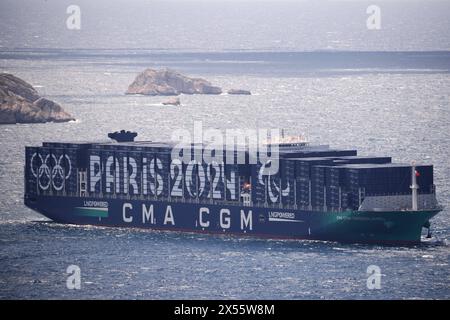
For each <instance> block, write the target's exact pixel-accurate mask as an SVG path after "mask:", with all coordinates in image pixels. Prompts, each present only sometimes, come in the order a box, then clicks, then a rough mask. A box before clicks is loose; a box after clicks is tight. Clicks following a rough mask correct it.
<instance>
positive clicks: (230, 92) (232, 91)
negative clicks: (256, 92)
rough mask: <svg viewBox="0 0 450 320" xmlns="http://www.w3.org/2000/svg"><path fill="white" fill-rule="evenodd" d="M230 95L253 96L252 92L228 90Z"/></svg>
mask: <svg viewBox="0 0 450 320" xmlns="http://www.w3.org/2000/svg"><path fill="white" fill-rule="evenodd" d="M228 94H243V95H251V94H252V93H251V92H250V91H248V90H244V89H230V90H228Z"/></svg>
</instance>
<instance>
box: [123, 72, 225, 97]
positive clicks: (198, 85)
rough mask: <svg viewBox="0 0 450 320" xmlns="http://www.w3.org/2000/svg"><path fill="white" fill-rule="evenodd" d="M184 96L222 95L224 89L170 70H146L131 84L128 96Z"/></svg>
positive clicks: (127, 92)
mask: <svg viewBox="0 0 450 320" xmlns="http://www.w3.org/2000/svg"><path fill="white" fill-rule="evenodd" d="M181 93H184V94H221V93H222V88H220V87H216V86H213V85H212V84H211V83H210V82H209V81H207V80H205V79H201V78H190V77H187V76H185V75H182V74H181V73H179V72H177V71H174V70H170V69H161V70H155V69H146V70H144V71H143V72H141V73H140V74H138V76H137V77H136V79H134V81H133V83H132V84H130V86H129V87H128V90H127V91H126V94H143V95H150V96H177V95H179V94H181Z"/></svg>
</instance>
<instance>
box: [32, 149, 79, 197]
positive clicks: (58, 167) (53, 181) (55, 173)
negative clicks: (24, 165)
mask: <svg viewBox="0 0 450 320" xmlns="http://www.w3.org/2000/svg"><path fill="white" fill-rule="evenodd" d="M30 172H31V174H32V175H33V176H34V177H35V178H36V179H37V181H38V185H39V188H40V189H41V190H48V188H49V187H50V185H52V186H53V188H54V189H55V190H57V191H60V190H62V189H63V188H64V182H65V180H67V179H69V177H70V174H71V173H72V163H71V161H70V158H69V156H68V155H66V154H62V155H60V156H59V157H57V156H56V155H54V154H48V155H46V156H45V158H43V157H42V155H41V154H37V153H36V152H35V153H34V154H33V155H32V156H31V159H30Z"/></svg>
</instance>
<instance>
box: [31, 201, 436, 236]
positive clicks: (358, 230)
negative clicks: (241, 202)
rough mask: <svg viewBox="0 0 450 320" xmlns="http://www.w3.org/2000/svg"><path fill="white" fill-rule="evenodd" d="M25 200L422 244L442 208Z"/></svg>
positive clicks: (204, 227) (58, 211)
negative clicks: (363, 209) (350, 208)
mask: <svg viewBox="0 0 450 320" xmlns="http://www.w3.org/2000/svg"><path fill="white" fill-rule="evenodd" d="M25 204H26V206H28V207H29V208H31V209H33V210H35V211H37V212H39V213H41V214H42V215H44V216H46V217H48V218H49V219H51V220H53V221H55V222H58V223H63V224H79V225H97V226H109V227H127V228H148V229H155V230H170V231H180V232H198V233H216V234H234V235H245V236H255V237H265V238H274V239H275V238H283V239H309V240H326V241H339V242H353V243H380V244H415V243H419V242H420V239H421V232H422V226H423V225H424V224H425V223H427V222H428V221H429V220H430V219H431V218H432V217H433V216H434V215H436V214H437V213H438V212H439V210H426V211H370V212H369V211H366V212H361V211H343V212H319V211H308V210H294V209H281V208H280V209H279V208H272V207H271V208H266V207H249V206H236V205H229V204H208V203H195V202H192V203H191V202H188V203H186V202H181V201H180V202H177V201H170V202H168V201H158V200H155V201H151V200H138V199H134V200H131V199H130V200H125V199H110V198H108V199H103V198H77V197H58V196H38V197H37V198H26V199H25Z"/></svg>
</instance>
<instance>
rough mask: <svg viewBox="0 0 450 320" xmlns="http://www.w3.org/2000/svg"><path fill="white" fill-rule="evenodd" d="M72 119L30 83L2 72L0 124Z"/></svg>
mask: <svg viewBox="0 0 450 320" xmlns="http://www.w3.org/2000/svg"><path fill="white" fill-rule="evenodd" d="M70 120H75V119H74V118H73V117H72V116H71V115H70V114H68V113H67V112H66V111H64V109H63V108H62V107H61V106H60V105H59V104H57V103H56V102H53V101H51V100H48V99H46V98H42V97H40V96H39V94H38V92H37V91H36V90H35V89H34V88H33V87H32V86H31V85H30V84H29V83H27V82H25V81H23V80H22V79H19V78H17V77H15V76H13V75H12V74H8V73H0V124H14V123H44V122H66V121H70Z"/></svg>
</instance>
